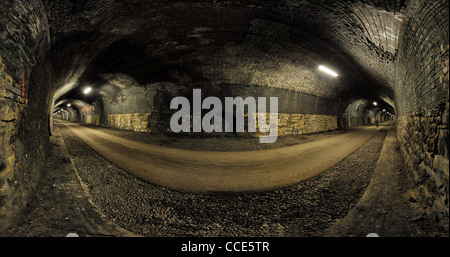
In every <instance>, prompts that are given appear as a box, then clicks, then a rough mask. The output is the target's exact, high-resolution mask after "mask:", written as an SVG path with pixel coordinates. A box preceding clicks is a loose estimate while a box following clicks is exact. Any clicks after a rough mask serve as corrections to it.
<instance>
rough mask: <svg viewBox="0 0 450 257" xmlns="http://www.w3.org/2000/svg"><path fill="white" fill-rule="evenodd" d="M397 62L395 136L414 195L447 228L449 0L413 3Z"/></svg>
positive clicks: (404, 27) (404, 29)
mask: <svg viewBox="0 0 450 257" xmlns="http://www.w3.org/2000/svg"><path fill="white" fill-rule="evenodd" d="M407 16H408V17H409V18H408V19H407V20H406V21H405V23H404V25H403V33H402V36H401V39H400V41H399V54H398V60H397V63H396V83H395V96H396V116H397V136H398V139H399V142H400V145H401V149H402V153H403V157H404V159H405V164H406V167H407V169H408V172H409V173H410V174H411V176H412V177H413V179H414V181H415V184H416V198H417V201H418V202H419V203H421V205H422V207H423V208H424V210H425V212H426V213H428V214H430V215H433V216H434V217H435V218H436V219H437V220H438V221H439V222H440V224H441V225H442V226H444V227H446V229H448V224H449V205H448V187H449V186H448V183H449V181H448V177H449V175H448V174H449V173H448V169H449V166H448V162H449V161H448V146H449V145H448V111H449V106H448V103H449V75H448V60H449V8H448V1H446V0H436V1H413V2H411V4H410V5H409V6H408V9H407Z"/></svg>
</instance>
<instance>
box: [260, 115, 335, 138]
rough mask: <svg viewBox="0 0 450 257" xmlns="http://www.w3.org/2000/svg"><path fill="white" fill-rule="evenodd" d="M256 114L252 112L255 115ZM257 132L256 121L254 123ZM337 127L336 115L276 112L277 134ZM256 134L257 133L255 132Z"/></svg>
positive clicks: (306, 132)
mask: <svg viewBox="0 0 450 257" xmlns="http://www.w3.org/2000/svg"><path fill="white" fill-rule="evenodd" d="M256 116H257V114H254V117H256ZM269 119H270V113H267V114H266V121H267V122H269ZM256 124H257V126H256V131H257V132H258V123H256ZM337 128H338V117H337V116H336V115H320V114H297V113H294V114H289V113H279V114H278V136H288V135H302V134H312V133H319V132H324V131H331V130H335V129H337ZM256 135H259V133H257V134H256Z"/></svg>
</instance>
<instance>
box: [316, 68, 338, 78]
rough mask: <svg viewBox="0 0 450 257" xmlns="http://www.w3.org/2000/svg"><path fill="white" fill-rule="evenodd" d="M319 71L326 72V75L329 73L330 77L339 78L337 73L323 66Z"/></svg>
mask: <svg viewBox="0 0 450 257" xmlns="http://www.w3.org/2000/svg"><path fill="white" fill-rule="evenodd" d="M319 70H321V71H323V72H325V73H327V74H329V75H331V76H333V77H337V76H338V74H337V73H336V72H334V71H332V70H330V69H328V68H327V67H325V66H323V65H320V66H319Z"/></svg>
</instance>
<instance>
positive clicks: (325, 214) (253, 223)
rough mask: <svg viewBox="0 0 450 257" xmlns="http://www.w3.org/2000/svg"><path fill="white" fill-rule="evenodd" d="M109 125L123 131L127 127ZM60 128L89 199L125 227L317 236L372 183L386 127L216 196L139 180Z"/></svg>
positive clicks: (166, 232) (152, 231)
mask: <svg viewBox="0 0 450 257" xmlns="http://www.w3.org/2000/svg"><path fill="white" fill-rule="evenodd" d="M103 131H105V132H107V131H108V130H107V129H104V130H103ZM110 131H112V132H110V133H111V134H114V133H120V136H123V137H126V136H124V135H125V134H128V133H127V132H125V131H118V130H117V131H114V130H110ZM61 132H62V135H63V136H64V140H65V143H66V146H67V148H68V150H69V154H70V156H71V158H72V161H73V163H74V164H75V166H76V168H77V170H78V173H79V176H80V178H81V179H82V181H83V183H85V184H86V185H87V186H88V188H89V193H90V195H91V197H92V200H93V202H94V204H95V205H96V206H98V207H99V208H100V209H101V212H102V213H103V214H104V215H106V217H107V218H108V219H109V220H111V221H113V222H114V223H115V224H117V225H119V226H121V227H122V228H125V229H127V230H129V231H132V232H134V233H136V234H140V235H144V236H194V237H205V236H219V237H223V236H232V237H235V236H237V237H246V236H253V237H259V236H264V237H266V236H289V237H297V236H320V234H321V233H322V231H324V230H325V229H326V228H328V227H329V226H331V225H332V224H334V223H335V222H336V221H338V220H339V219H341V218H343V217H344V216H345V215H346V214H347V213H348V211H349V210H350V209H352V208H353V207H354V206H355V205H356V203H357V202H358V200H359V199H360V197H361V196H362V195H363V193H364V191H365V189H366V188H367V186H368V184H369V182H370V178H371V176H372V173H373V171H374V168H375V166H376V162H377V159H378V157H379V154H380V150H381V147H382V144H383V139H384V137H385V135H386V132H387V128H384V129H382V130H381V131H379V132H378V133H376V135H375V136H374V137H373V138H372V139H371V140H369V141H368V142H366V143H365V144H364V145H363V146H362V147H361V148H359V149H358V150H356V151H355V152H354V153H353V154H351V155H349V156H348V157H347V158H345V159H344V160H342V161H341V162H340V163H338V164H336V165H335V166H333V167H332V168H330V169H328V170H326V171H324V172H323V173H321V174H320V175H318V176H315V177H313V178H310V179H308V180H305V181H302V182H300V183H297V184H295V185H291V186H288V187H283V188H280V189H275V190H269V191H263V192H255V193H245V194H217V195H202V194H190V193H183V192H177V191H174V190H172V189H169V188H165V187H161V186H158V185H154V184H152V183H148V182H144V181H141V180H139V179H137V178H135V177H134V176H132V175H130V174H128V173H127V172H125V171H123V170H121V169H119V168H117V167H116V166H114V165H112V164H111V163H110V162H108V161H107V160H105V159H104V158H103V157H101V156H100V155H98V154H97V153H96V152H95V151H94V150H92V149H91V148H90V147H88V146H87V145H86V144H84V143H83V142H82V141H81V140H80V139H79V138H78V137H76V136H75V135H73V134H72V133H71V132H70V131H68V130H67V129H65V128H64V127H61ZM341 133H342V132H341ZM133 137H134V139H135V140H139V141H141V142H146V141H143V140H144V138H146V136H145V134H141V135H140V136H136V134H135V133H133V132H130V133H129V135H128V138H130V139H131V138H133ZM137 137H139V138H137ZM126 138H127V137H126ZM280 139H281V138H279V140H280ZM316 139H317V138H316ZM148 140H153V139H148ZM221 140H222V141H227V139H221ZM313 140H314V139H313ZM190 141H192V142H194V141H195V140H190ZM241 141H242V142H244V141H245V140H232V143H225V142H222V144H221V145H222V146H223V145H227V144H229V145H235V146H234V147H235V148H239V149H247V148H248V147H247V146H243V145H242V146H241V145H239V144H240V142H241ZM159 142H160V143H162V142H163V140H161V141H159ZM280 142H281V141H280ZM243 144H245V145H247V143H243ZM165 145H166V146H171V147H177V146H180V143H179V141H175V142H174V141H170V140H169V141H167V140H166V141H165ZM192 145H194V144H192ZM199 145H200V144H197V146H199ZM249 145H250V144H249ZM259 145H268V144H259ZM269 145H270V144H269ZM183 148H186V145H185V146H184V147H183ZM193 148H195V147H193ZM249 148H251V146H249ZM202 149H203V150H206V149H204V148H202ZM216 149H217V148H216ZM221 149H224V148H223V147H221Z"/></svg>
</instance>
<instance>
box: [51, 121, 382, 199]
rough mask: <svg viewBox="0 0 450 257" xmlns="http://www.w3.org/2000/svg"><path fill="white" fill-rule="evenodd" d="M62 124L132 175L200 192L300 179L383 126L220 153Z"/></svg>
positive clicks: (264, 186)
mask: <svg viewBox="0 0 450 257" xmlns="http://www.w3.org/2000/svg"><path fill="white" fill-rule="evenodd" d="M59 124H60V125H62V126H65V127H66V128H68V129H69V130H70V131H71V132H72V133H73V134H75V135H76V136H78V137H79V138H80V139H81V140H82V141H84V142H85V143H86V144H87V145H88V146H90V147H91V148H92V149H94V150H95V151H96V152H97V153H99V154H100V155H102V156H103V157H104V158H106V159H107V160H109V161H110V162H111V163H113V164H114V165H116V166H118V167H119V168H121V169H123V170H125V171H127V172H129V173H130V174H132V175H134V176H136V177H138V178H140V179H143V180H146V181H149V182H152V183H155V184H158V185H161V186H164V187H169V188H172V189H175V190H180V191H186V192H197V193H206V192H244V191H259V190H266V189H273V188H277V187H282V186H287V185H291V184H294V183H297V182H300V181H302V180H304V179H308V178H310V177H312V176H315V175H318V174H320V173H321V172H322V171H324V170H327V169H328V168H330V167H332V166H333V165H335V164H336V163H338V162H340V161H341V160H343V159H344V158H345V157H346V156H348V155H350V154H351V153H353V152H354V151H355V150H357V149H358V148H359V147H361V146H362V145H363V144H364V143H365V142H367V141H368V140H369V139H371V138H372V137H373V136H374V135H375V133H376V132H377V131H379V130H380V129H381V128H382V126H380V127H375V126H365V127H360V128H357V129H355V130H352V131H349V132H347V133H344V134H341V135H337V136H333V137H329V138H324V139H320V140H316V141H312V142H308V143H304V144H299V145H293V146H287V147H281V148H276V149H270V150H259V151H245V152H217V151H192V150H184V149H177V148H170V147H163V146H157V145H151V144H146V143H142V142H138V141H133V140H129V139H124V138H120V137H117V136H114V135H111V134H108V133H105V132H101V131H99V130H97V129H95V128H92V127H85V126H81V125H79V124H77V123H72V122H62V121H61V122H59ZM93 172H96V171H93Z"/></svg>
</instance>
